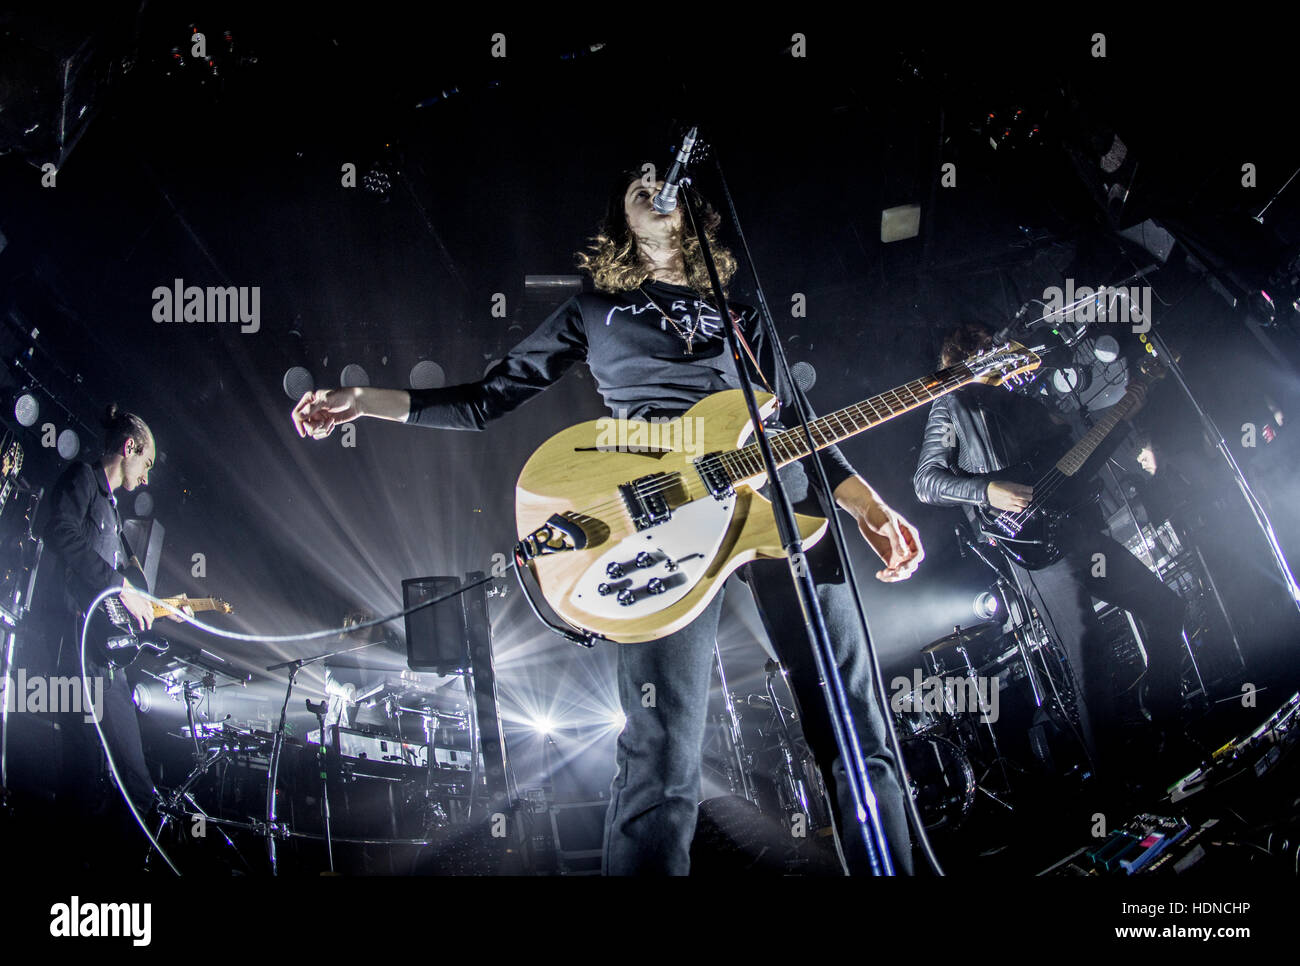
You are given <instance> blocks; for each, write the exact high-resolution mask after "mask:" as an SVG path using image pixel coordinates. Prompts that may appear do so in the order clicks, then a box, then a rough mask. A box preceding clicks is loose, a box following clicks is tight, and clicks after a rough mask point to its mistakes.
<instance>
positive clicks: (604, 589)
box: [596, 583, 614, 597]
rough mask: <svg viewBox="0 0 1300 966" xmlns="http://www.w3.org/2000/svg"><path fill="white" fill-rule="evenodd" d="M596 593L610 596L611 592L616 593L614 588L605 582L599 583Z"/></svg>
mask: <svg viewBox="0 0 1300 966" xmlns="http://www.w3.org/2000/svg"><path fill="white" fill-rule="evenodd" d="M596 593H598V594H600V596H602V597H608V596H609V595H610V594H612V593H614V588H613V587H611V586H610V585H609V584H605V583H602V584H597V585H596Z"/></svg>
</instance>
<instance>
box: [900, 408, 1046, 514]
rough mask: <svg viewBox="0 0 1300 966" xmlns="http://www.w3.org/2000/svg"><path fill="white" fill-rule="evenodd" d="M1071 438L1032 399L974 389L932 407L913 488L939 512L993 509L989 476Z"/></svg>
mask: <svg viewBox="0 0 1300 966" xmlns="http://www.w3.org/2000/svg"><path fill="white" fill-rule="evenodd" d="M1068 432H1069V431H1068V429H1066V428H1065V427H1063V426H1058V425H1057V424H1055V423H1053V422H1052V421H1051V418H1050V417H1049V416H1048V414H1047V410H1046V408H1045V407H1043V406H1042V405H1041V404H1040V403H1038V402H1035V401H1034V400H1032V399H1029V398H1026V397H1024V396H1018V395H1013V394H1011V393H1008V392H1007V391H1006V390H1004V389H997V388H993V387H990V386H968V387H966V388H964V389H960V390H958V391H957V392H955V393H950V394H948V395H947V396H944V397H942V398H941V399H936V400H935V401H934V403H933V404H932V405H931V406H930V415H929V418H928V419H927V420H926V423H925V438H924V440H923V441H922V443H921V455H920V458H919V459H918V461H917V464H916V473H915V474H914V475H913V477H912V488H913V489H914V490H915V491H916V498H917V499H918V500H920V501H921V502H922V503H930V504H933V505H934V506H969V507H975V506H988V474H993V473H996V472H997V471H998V470H1001V469H1006V468H1007V467H1008V466H1013V465H1015V464H1016V463H1019V462H1020V461H1021V460H1024V459H1027V458H1029V457H1030V456H1031V455H1033V453H1034V452H1035V451H1036V450H1037V449H1038V448H1039V447H1040V446H1041V445H1042V444H1043V443H1044V442H1045V441H1046V440H1048V439H1049V438H1051V437H1054V436H1061V435H1062V434H1063V433H1068Z"/></svg>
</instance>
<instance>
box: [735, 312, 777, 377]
mask: <svg viewBox="0 0 1300 966" xmlns="http://www.w3.org/2000/svg"><path fill="white" fill-rule="evenodd" d="M731 329H732V331H733V332H735V333H736V341H737V342H739V343H740V345H741V348H743V349H744V350H745V355H747V356H749V361H750V362H751V363H753V365H754V371H755V372H756V373H758V378H759V379H761V380H762V381H763V388H764V389H766V390H767V391H768V392H770V393H771V394H772V395H773V396H775V395H776V390H775V389H773V388H772V384H771V383H769V382H768V381H767V376H765V375H763V370H762V369H761V368H760V367H759V365H758V359H756V358H755V357H754V350H753V349H751V348H750V347H749V340H748V339H746V338H745V333H744V332H742V331H741V330H740V320H739V319H738V318H737V317H736V313H735V312H732V313H731ZM778 398H779V397H778Z"/></svg>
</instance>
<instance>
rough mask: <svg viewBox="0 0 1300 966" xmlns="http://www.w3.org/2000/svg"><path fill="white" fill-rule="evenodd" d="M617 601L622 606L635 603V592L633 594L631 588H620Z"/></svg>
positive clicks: (629, 605)
mask: <svg viewBox="0 0 1300 966" xmlns="http://www.w3.org/2000/svg"><path fill="white" fill-rule="evenodd" d="M618 602H619V603H620V604H622V605H623V606H624V607H631V606H632V605H633V604H635V603H636V594H634V593H633V592H632V591H631V590H627V589H624V590H620V591H619V592H618Z"/></svg>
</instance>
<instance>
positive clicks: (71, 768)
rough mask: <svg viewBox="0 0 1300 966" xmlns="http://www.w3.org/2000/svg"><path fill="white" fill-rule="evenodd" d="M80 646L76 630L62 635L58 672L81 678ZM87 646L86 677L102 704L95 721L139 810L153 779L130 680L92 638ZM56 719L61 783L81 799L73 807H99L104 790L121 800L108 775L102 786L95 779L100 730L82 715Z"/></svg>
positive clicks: (102, 764)
mask: <svg viewBox="0 0 1300 966" xmlns="http://www.w3.org/2000/svg"><path fill="white" fill-rule="evenodd" d="M67 623H68V624H69V625H75V624H76V619H75V618H70V619H69V620H68V621H67ZM80 645H81V637H80V628H76V629H75V630H69V631H68V632H67V633H66V634H65V635H64V636H63V641H62V646H61V647H60V649H59V655H58V666H59V672H60V673H61V674H64V675H67V676H69V677H77V678H80V676H81V664H80V658H79V650H78V649H79V647H80ZM86 647H87V653H86V677H87V680H88V681H90V682H95V681H102V682H103V697H102V702H103V708H102V709H101V710H100V712H99V715H100V722H99V724H100V727H101V728H102V729H103V731H104V739H105V742H106V743H107V744H108V747H109V749H110V750H111V751H112V753H113V763H114V764H115V765H116V766H117V771H118V774H119V775H121V777H122V783H123V784H124V785H125V787H126V790H127V792H129V793H130V795H131V801H132V802H134V803H135V807H136V808H138V809H140V811H141V812H142V813H144V812H146V811H147V810H148V809H149V807H150V805H151V804H152V801H153V797H154V783H153V779H152V778H151V777H150V775H149V766H148V764H147V763H146V761H145V757H144V744H143V741H142V739H141V737H140V719H139V712H138V711H137V710H136V707H135V703H134V702H133V701H132V699H131V683H130V681H128V679H127V676H126V672H125V671H124V670H112V669H110V668H109V667H108V665H107V664H105V663H102V662H101V661H100V660H99V659H98V658H97V656H96V655H95V653H94V643H93V641H88V642H87V645H86ZM92 694H93V685H92ZM60 717H61V720H60V727H61V730H62V732H63V744H64V756H63V759H64V760H63V776H62V780H63V785H64V787H65V789H66V790H68V791H69V792H70V797H71V799H72V800H73V801H75V802H79V803H80V804H79V805H78V806H75V807H78V808H79V809H80V810H87V809H89V810H91V811H101V810H103V808H104V804H105V803H103V802H100V801H98V800H97V799H99V798H100V796H102V795H105V794H107V795H111V796H113V797H114V798H120V795H119V793H118V791H117V788H116V787H115V786H114V785H113V784H112V782H111V779H110V781H109V783H108V784H107V785H101V784H100V783H99V782H98V781H96V778H97V776H98V775H99V773H100V771H101V768H107V763H106V761H105V758H104V748H103V743H101V742H100V739H99V733H98V732H97V731H96V730H95V724H94V722H93V721H86V720H85V717H86V716H83V715H81V714H64V715H61V716H60ZM123 807H125V805H123Z"/></svg>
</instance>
